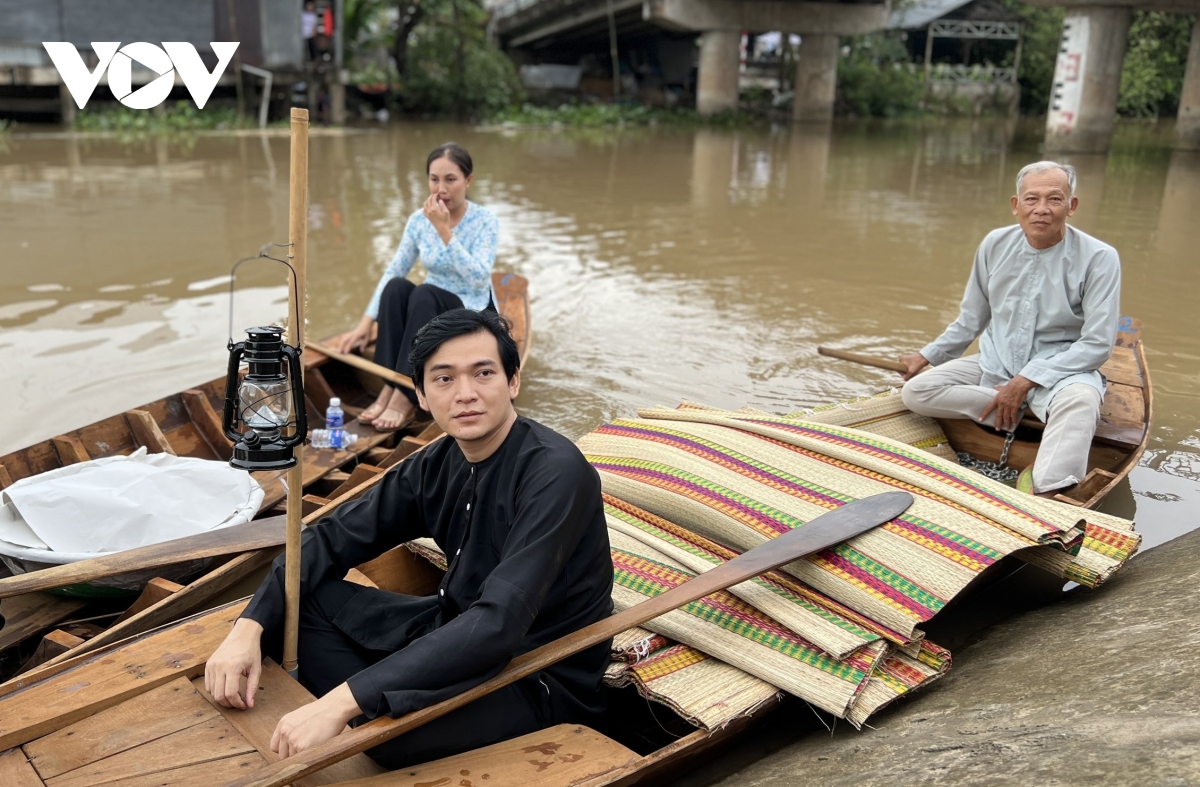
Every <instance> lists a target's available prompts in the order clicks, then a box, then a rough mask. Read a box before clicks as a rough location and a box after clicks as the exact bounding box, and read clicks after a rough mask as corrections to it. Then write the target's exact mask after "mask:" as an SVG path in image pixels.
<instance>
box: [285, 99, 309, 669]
mask: <svg viewBox="0 0 1200 787" xmlns="http://www.w3.org/2000/svg"><path fill="white" fill-rule="evenodd" d="M290 183H291V189H290V191H289V201H288V243H290V244H291V246H290V249H291V253H290V254H289V255H288V257H289V259H290V261H291V263H292V268H293V269H295V271H296V286H295V288H294V289H289V290H288V330H287V342H288V344H290V345H292V346H294V347H299V346H300V342H301V337H302V334H303V330H304V299H305V297H306V295H305V292H306V291H305V284H306V272H305V261H306V260H307V253H308V110H307V109H300V108H298V107H292V167H291V179H290ZM301 375H302V376H301V384H303V365H301ZM287 486H288V495H287V541H286V549H287V557H286V558H285V560H286V564H285V569H286V573H285V583H284V588H285V590H286V594H287V615H286V617H285V618H284V624H283V668H284V669H285V670H287V671H289V672H292V673H293V674H294V673H295V670H296V645H297V640H298V638H299V634H300V528H301V521H300V520H301V517H302V511H303V509H302V506H303V498H304V446H303V445H298V446H296V466H295V467H293V468H292V469H291V470H288V475H287Z"/></svg>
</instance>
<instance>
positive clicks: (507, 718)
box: [264, 580, 548, 770]
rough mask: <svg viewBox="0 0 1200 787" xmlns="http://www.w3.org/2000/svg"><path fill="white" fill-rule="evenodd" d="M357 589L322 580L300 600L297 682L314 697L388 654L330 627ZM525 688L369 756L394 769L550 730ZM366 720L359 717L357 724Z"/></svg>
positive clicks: (483, 701) (492, 697)
mask: <svg viewBox="0 0 1200 787" xmlns="http://www.w3.org/2000/svg"><path fill="white" fill-rule="evenodd" d="M356 587H357V586H356V585H353V584H351V583H350V582H346V581H345V580H337V581H331V582H323V583H322V584H320V585H318V586H317V587H316V588H314V589H313V590H312V591H311V592H309V593H307V594H306V595H305V596H304V598H303V599H301V602H300V641H299V648H298V652H297V658H298V661H299V668H300V673H299V676H300V683H301V684H303V685H304V687H305V688H306V689H308V690H309V691H310V692H312V693H313V695H315V696H317V697H323V696H324V695H326V694H328V693H329V692H330V691H331V690H333V689H334V688H336V687H337V686H339V685H341V684H342V683H344V682H345V681H346V679H347V678H349V677H350V676H352V675H354V674H356V673H358V672H361V671H362V670H364V669H366V668H367V667H369V666H371V665H372V664H375V663H376V662H378V661H380V660H382V659H384V658H386V657H387V656H389V655H391V654H390V653H389V652H387V651H378V650H368V649H367V648H364V647H362V646H361V645H359V644H358V643H357V642H355V641H354V640H353V639H351V638H350V637H348V636H347V635H346V634H345V633H343V632H342V631H341V630H340V629H338V628H337V627H336V626H335V625H333V622H332V621H333V619H334V618H336V617H337V614H338V612H340V611H341V609H342V607H344V606H345V605H346V604H347V603H348V602H349V601H350V600H351V599H352V598H354V595H355V592H356ZM272 645H274V646H276V647H279V648H280V650H282V648H281V645H282V643H281V642H280V643H265V642H264V646H265V649H266V650H267V655H270V656H272V657H273V658H275V659H276V660H278V659H279V654H278V653H272V652H271V651H272V650H274V647H272ZM527 684H528V681H526V682H525V683H521V682H518V683H514V684H512V685H509V686H505V687H504V688H503V689H500V690H498V691H495V692H493V693H491V694H488V695H486V696H484V697H481V698H480V699H478V700H476V701H475V702H472V703H471V704H470V705H465V706H463V707H461V708H459V709H458V710H456V711H452V712H451V713H447V714H446V715H445V716H442V717H441V718H438V719H434V720H433V721H431V722H429V723H428V724H425V725H424V726H421V727H418V728H417V729H415V730H413V731H412V732H408V733H405V734H404V735H401V736H399V737H396V738H393V739H392V740H390V741H387V742H385V743H381V744H380V745H378V746H376V747H375V748H373V749H369V750H368V751H367V754H368V755H369V756H370V757H371V759H373V760H375V761H376V762H377V763H379V764H380V765H382V766H383V767H385V768H390V769H393V770H394V769H396V768H404V767H408V766H410V765H419V764H421V763H424V762H429V761H431V760H437V759H441V758H442V757H449V756H452V755H454V754H461V753H462V752H464V751H470V750H471V749H477V748H479V747H481V746H488V745H490V744H493V743H499V742H500V741H504V740H508V739H509V738H515V737H517V736H519V735H525V734H526V733H530V732H534V731H536V730H539V729H542V728H544V727H546V726H548V721H547V719H546V716H547V714H548V707H546V706H545V704H544V703H538V702H537V700H538V699H539V698H537V697H531V696H530V693H529V692H530V687H529V686H528V685H527ZM538 688H540V687H538ZM539 704H540V705H541V706H542V707H539ZM364 720H365V719H364V718H363V717H360V718H359V719H358V720H356V722H361V721H364Z"/></svg>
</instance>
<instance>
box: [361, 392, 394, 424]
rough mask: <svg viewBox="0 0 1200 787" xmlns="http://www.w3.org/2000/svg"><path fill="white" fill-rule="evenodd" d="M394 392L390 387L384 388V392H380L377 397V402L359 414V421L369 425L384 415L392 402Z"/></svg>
mask: <svg viewBox="0 0 1200 787" xmlns="http://www.w3.org/2000/svg"><path fill="white" fill-rule="evenodd" d="M393 390H394V389H393V388H392V387H391V386H390V385H385V386H383V390H381V391H380V392H379V396H376V397H375V401H374V402H372V403H371V406H370V407H368V408H367V409H366V410H363V411H362V412H361V413H359V414H358V420H359V421H361V422H362V423H364V424H369V423H373V422H374V421H375V419H376V418H378V417H379V416H381V415H383V411H384V410H386V409H387V406H388V402H390V401H391V400H392V392H393Z"/></svg>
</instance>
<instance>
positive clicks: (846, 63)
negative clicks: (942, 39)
mask: <svg viewBox="0 0 1200 787" xmlns="http://www.w3.org/2000/svg"><path fill="white" fill-rule="evenodd" d="M902 35H903V34H902V33H899V32H897V31H890V32H885V33H873V34H871V35H866V36H859V37H857V38H852V39H847V40H848V41H849V44H848V46H849V48H850V53H849V54H848V55H847V56H845V57H840V58H838V74H837V79H838V95H837V101H838V110H839V112H841V113H842V114H849V115H857V116H860V117H899V116H903V115H914V114H917V113H918V112H920V110H921V100H922V99H923V98H924V96H925V77H924V75H923V74H922V73H921V72H919V71H917V70H915V69H914V68H912V66H911V64H910V63H909V55H908V48H907V47H905V45H904V41H903V39H902V38H901V36H902ZM800 46H801V47H803V46H804V44H803V42H801V44H800Z"/></svg>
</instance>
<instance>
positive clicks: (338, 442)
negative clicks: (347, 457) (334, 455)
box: [325, 396, 346, 450]
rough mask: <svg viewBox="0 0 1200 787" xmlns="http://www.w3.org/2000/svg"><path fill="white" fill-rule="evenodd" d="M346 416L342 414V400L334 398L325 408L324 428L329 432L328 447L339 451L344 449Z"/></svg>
mask: <svg viewBox="0 0 1200 787" xmlns="http://www.w3.org/2000/svg"><path fill="white" fill-rule="evenodd" d="M345 421H346V414H345V413H344V412H342V400H341V399H339V398H337V397H336V396H335V397H333V398H332V399H330V400H329V407H327V408H325V428H326V429H328V430H329V447H330V448H334V449H337V450H341V449H342V448H345V447H346V427H345Z"/></svg>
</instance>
